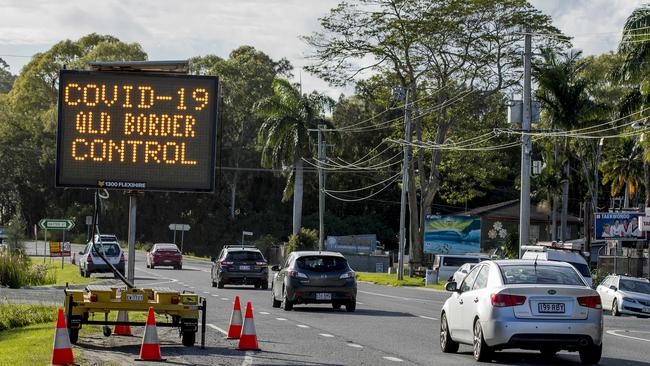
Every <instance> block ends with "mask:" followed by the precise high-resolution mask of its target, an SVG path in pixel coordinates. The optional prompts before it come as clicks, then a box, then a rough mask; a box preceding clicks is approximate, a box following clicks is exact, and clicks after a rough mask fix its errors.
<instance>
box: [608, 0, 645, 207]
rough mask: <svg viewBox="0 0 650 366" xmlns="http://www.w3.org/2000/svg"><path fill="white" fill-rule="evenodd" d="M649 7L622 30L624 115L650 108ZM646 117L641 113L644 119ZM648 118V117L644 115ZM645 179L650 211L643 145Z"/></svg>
mask: <svg viewBox="0 0 650 366" xmlns="http://www.w3.org/2000/svg"><path fill="white" fill-rule="evenodd" d="M649 26H650V5H644V6H642V7H640V8H637V9H636V10H634V11H633V12H632V14H630V16H629V17H628V18H627V20H626V21H625V25H624V27H623V37H622V39H621V44H620V45H619V48H618V51H619V53H620V54H621V55H623V57H624V60H623V64H622V65H621V67H620V70H619V71H618V72H617V73H616V75H615V76H616V77H617V78H618V80H619V82H621V83H623V84H626V85H628V86H629V93H628V95H627V96H626V98H625V99H624V101H623V103H622V106H621V107H622V108H621V114H622V115H629V114H630V113H633V112H635V111H639V110H640V111H641V112H643V111H644V109H645V108H646V107H647V106H648V104H650V94H649V93H648V92H647V90H648V87H650V78H648V76H647V75H648V72H649V71H650V36H648V34H650V33H649V32H648V27H649ZM643 115H644V114H643V113H642V114H641V116H643ZM645 115H647V113H645ZM643 149H644V159H643V175H644V186H645V206H646V207H650V167H649V165H648V162H650V146H648V143H647V142H646V143H645V144H643Z"/></svg>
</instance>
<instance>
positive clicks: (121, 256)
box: [120, 253, 124, 263]
mask: <svg viewBox="0 0 650 366" xmlns="http://www.w3.org/2000/svg"><path fill="white" fill-rule="evenodd" d="M120 263H124V253H122V254H121V255H120Z"/></svg>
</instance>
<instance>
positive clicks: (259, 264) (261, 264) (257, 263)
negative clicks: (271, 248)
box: [255, 262, 267, 267]
mask: <svg viewBox="0 0 650 366" xmlns="http://www.w3.org/2000/svg"><path fill="white" fill-rule="evenodd" d="M255 265H256V266H260V267H264V266H266V265H267V263H266V262H255Z"/></svg>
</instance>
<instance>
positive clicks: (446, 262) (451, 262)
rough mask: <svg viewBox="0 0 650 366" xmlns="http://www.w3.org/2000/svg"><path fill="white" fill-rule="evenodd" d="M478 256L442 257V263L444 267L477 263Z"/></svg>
mask: <svg viewBox="0 0 650 366" xmlns="http://www.w3.org/2000/svg"><path fill="white" fill-rule="evenodd" d="M478 262H479V258H468V257H443V258H442V265H443V266H445V267H460V266H462V265H463V264H465V263H478Z"/></svg>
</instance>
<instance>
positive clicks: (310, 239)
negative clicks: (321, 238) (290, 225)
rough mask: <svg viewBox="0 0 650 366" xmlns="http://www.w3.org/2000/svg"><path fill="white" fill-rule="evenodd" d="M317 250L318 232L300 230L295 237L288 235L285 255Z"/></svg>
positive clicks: (314, 230)
mask: <svg viewBox="0 0 650 366" xmlns="http://www.w3.org/2000/svg"><path fill="white" fill-rule="evenodd" d="M317 248H318V230H316V229H306V228H304V227H303V228H300V232H299V233H298V234H297V235H290V236H289V242H288V243H287V251H286V253H285V255H288V254H289V253H291V252H295V251H299V250H315V249H317Z"/></svg>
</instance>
